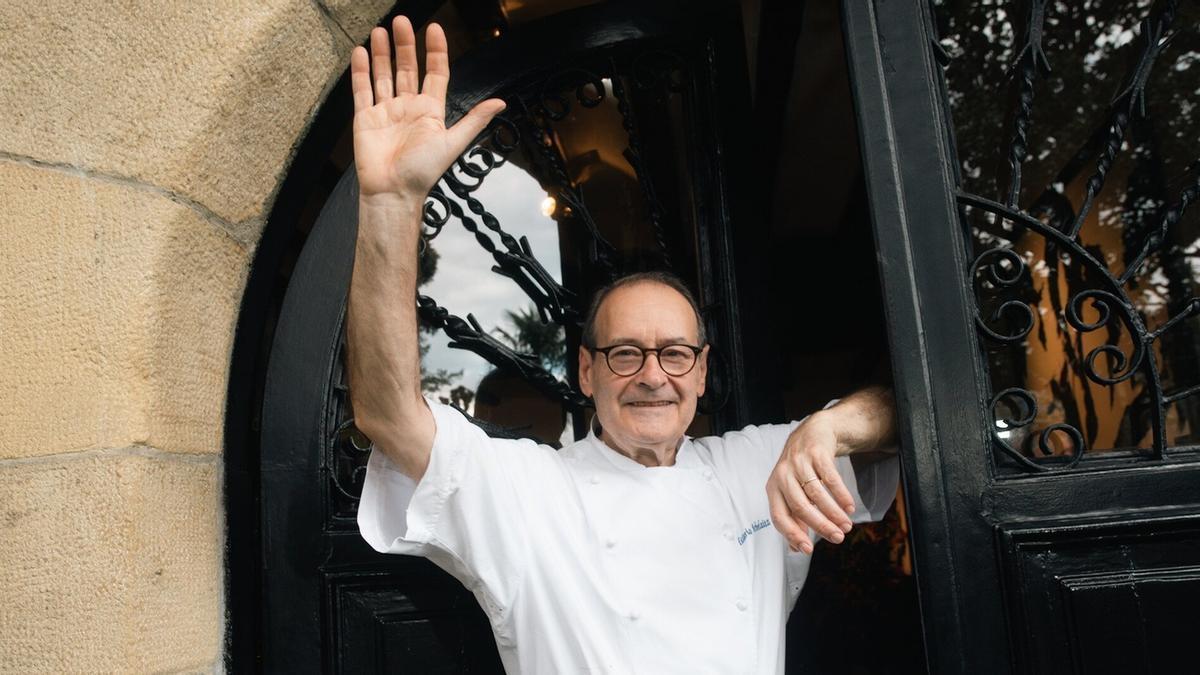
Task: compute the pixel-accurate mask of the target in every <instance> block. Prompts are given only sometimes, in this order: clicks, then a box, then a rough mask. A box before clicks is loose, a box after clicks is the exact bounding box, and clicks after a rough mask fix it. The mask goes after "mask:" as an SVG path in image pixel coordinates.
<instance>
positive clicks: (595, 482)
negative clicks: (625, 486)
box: [588, 476, 600, 485]
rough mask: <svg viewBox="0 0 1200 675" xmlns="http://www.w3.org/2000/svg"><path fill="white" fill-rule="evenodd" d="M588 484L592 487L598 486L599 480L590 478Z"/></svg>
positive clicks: (595, 477) (594, 477) (593, 477)
mask: <svg viewBox="0 0 1200 675" xmlns="http://www.w3.org/2000/svg"><path fill="white" fill-rule="evenodd" d="M588 482H589V483H591V484H592V485H599V484H600V478H598V477H597V476H592V477H591V478H589V479H588Z"/></svg>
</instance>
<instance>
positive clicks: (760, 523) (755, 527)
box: [738, 518, 771, 546]
mask: <svg viewBox="0 0 1200 675" xmlns="http://www.w3.org/2000/svg"><path fill="white" fill-rule="evenodd" d="M770 526H771V521H769V520H764V519H762V518H759V519H758V520H756V521H754V522H753V523H750V527H747V528H746V529H744V530H742V533H741V534H739V535H738V546H741V545H743V544H745V543H746V537H749V536H750V535H752V534H754V533H755V532H758V531H759V530H764V529H766V528H768V527H770Z"/></svg>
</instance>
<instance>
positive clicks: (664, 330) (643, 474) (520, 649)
mask: <svg viewBox="0 0 1200 675" xmlns="http://www.w3.org/2000/svg"><path fill="white" fill-rule="evenodd" d="M426 46H427V53H426V66H427V72H426V76H425V78H424V81H423V83H422V86H421V87H420V89H418V86H417V82H418V76H417V57H416V47H415V39H414V35H413V31H412V26H411V24H410V23H409V22H408V20H407V19H405V18H404V17H398V18H397V19H396V20H395V22H394V23H393V41H389V40H388V35H387V32H386V31H384V30H383V29H376V30H375V31H374V32H373V33H372V34H371V51H370V54H368V52H367V51H366V50H364V49H363V48H361V47H360V48H358V49H356V50H355V52H354V54H353V56H352V60H351V76H352V83H353V91H354V101H355V118H354V148H355V160H356V166H357V172H358V179H359V186H360V198H359V229H358V241H357V248H356V257H355V263H354V273H353V278H352V281H351V287H350V298H349V308H348V320H347V339H348V345H349V376H350V393H351V399H352V403H353V406H354V410H355V421H356V423H357V425H358V427H359V429H360V430H361V431H362V432H363V433H365V434H366V435H367V436H369V437H370V438H371V439H372V441H373V442H374V448H375V449H374V451H372V453H371V457H370V460H369V463H368V469H367V476H366V482H365V484H364V487H363V492H362V499H361V502H360V504H359V514H358V523H359V528H360V530H361V533H362V536H363V537H364V538H365V539H366V540H367V542H369V543H370V544H371V546H373V547H374V548H375V549H376V550H379V551H381V552H388V553H406V554H411V555H421V556H425V557H428V558H429V559H430V560H432V561H433V562H435V563H436V564H437V565H438V566H440V567H442V568H443V569H445V570H447V571H448V572H450V573H451V574H453V575H454V576H455V577H457V578H458V579H459V580H461V581H462V582H463V584H464V585H465V586H466V587H467V588H469V589H470V590H471V591H472V592H473V593H474V594H475V596H476V598H477V599H478V600H479V603H480V605H481V606H482V607H483V609H484V611H485V612H486V614H487V616H488V618H489V619H490V621H491V625H492V629H493V632H494V634H495V637H496V642H497V645H498V647H499V651H500V655H501V658H502V660H503V662H504V666H505V668H506V669H507V670H508V671H509V672H511V673H577V672H591V673H653V674H656V675H657V674H660V673H688V674H689V675H691V674H696V673H720V674H725V673H780V672H782V671H783V663H784V628H785V626H786V623H787V618H788V614H789V613H790V612H791V609H792V607H793V605H794V604H795V601H796V598H797V596H798V595H799V592H800V589H801V587H802V586H803V583H804V579H805V577H806V575H807V573H808V565H809V561H810V557H809V556H810V554H811V553H812V543H813V541H814V539H815V538H816V537H818V536H819V537H823V538H825V539H828V540H830V541H833V542H835V543H836V542H840V541H842V540H843V538H844V533H845V532H849V531H850V528H851V526H852V523H853V522H863V521H867V520H876V519H878V518H881V517H882V516H883V514H884V513H885V512H886V510H887V508H888V507H889V505H890V504H891V501H892V497H893V496H894V494H895V491H896V485H897V478H898V464H897V461H896V457H895V455H894V453H893V452H891V450H890V449H891V448H892V446H893V442H894V441H893V435H894V431H893V429H894V411H893V406H892V400H891V396H890V393H889V392H888V391H887V390H885V389H882V388H871V389H867V390H863V391H860V392H857V393H855V394H852V395H850V396H847V397H846V398H844V399H842V400H841V401H840V402H837V403H836V405H831V406H827V408H826V410H823V411H820V412H817V413H814V414H813V415H811V416H810V417H808V418H806V419H805V420H802V421H799V422H792V423H790V424H775V425H762V426H749V427H746V428H745V429H742V430H739V431H733V432H729V433H726V434H724V435H723V436H720V437H707V438H690V437H688V436H687V435H686V433H685V432H686V430H687V428H688V426H689V425H690V424H691V422H692V420H693V418H694V417H695V413H696V401H697V399H698V398H699V397H700V396H701V395H702V394H703V393H704V389H705V379H706V375H707V371H708V355H709V346H708V344H707V341H706V338H705V335H704V332H703V322H702V321H701V319H700V315H699V311H698V310H697V307H696V302H695V300H694V298H693V297H692V295H691V293H690V292H689V291H688V290H687V288H686V287H685V286H684V285H683V284H682V283H681V282H680V281H679V280H678V279H676V278H675V277H672V276H670V275H666V274H661V273H649V274H639V275H634V276H631V277H625V278H623V279H618V280H617V281H615V282H614V283H613V284H611V285H610V286H608V287H607V288H605V289H602V290H601V291H600V292H599V293H598V294H597V295H596V297H595V299H594V300H593V303H592V305H591V307H590V309H589V312H588V316H587V319H586V321H585V325H584V345H583V346H582V347H581V348H580V351H579V383H580V388H581V389H582V391H583V393H584V394H585V395H587V396H589V397H591V398H592V400H593V401H594V403H595V408H596V415H595V419H594V421H593V425H592V429H591V432H590V433H589V434H588V436H587V437H586V438H584V439H583V440H580V441H578V442H576V443H573V444H571V445H569V446H567V447H565V448H563V449H562V450H560V451H555V450H554V449H552V448H550V447H548V446H544V445H538V444H536V443H534V442H532V441H512V440H500V439H493V438H489V437H488V436H486V435H485V434H484V433H483V432H482V431H481V430H480V429H479V428H478V427H476V426H474V425H473V424H471V423H470V422H468V421H467V420H466V419H465V418H464V417H463V416H462V415H461V414H459V413H458V412H457V411H456V410H454V409H453V408H450V407H448V406H445V405H441V404H439V403H436V402H433V401H428V400H426V399H425V398H424V397H423V396H422V394H421V389H420V380H421V377H420V375H421V372H420V360H419V350H418V346H417V319H416V311H415V305H414V302H413V298H414V296H415V294H416V260H417V246H418V238H419V232H420V227H421V213H422V206H423V204H424V200H425V196H426V195H427V194H428V192H429V190H430V189H431V188H432V187H433V185H434V183H435V182H436V181H437V180H438V178H439V177H440V176H441V174H442V173H443V172H444V171H445V170H446V169H447V168H448V167H449V166H450V164H451V163H452V162H453V161H454V159H455V158H456V157H457V156H458V155H459V154H461V153H462V152H463V151H464V150H465V149H466V148H467V146H468V144H469V143H470V142H471V141H472V140H473V139H474V138H475V136H476V135H477V134H478V133H479V132H480V131H482V130H483V129H484V127H485V126H486V125H487V123H488V121H489V120H490V119H491V118H492V117H493V116H494V115H495V114H496V113H498V112H499V111H500V110H501V109H502V108H503V102H501V101H499V100H497V99H489V100H487V101H483V102H481V103H480V104H478V105H477V106H476V107H475V108H473V109H472V110H471V111H470V112H469V113H468V114H467V115H466V116H465V117H464V118H463V119H462V120H460V121H459V122H458V123H457V124H455V125H454V126H453V127H450V128H446V127H445V126H444V118H445V109H444V105H445V104H444V100H445V92H446V84H447V82H448V81H449V63H448V57H447V48H446V39H445V36H444V35H443V33H442V31H441V29H440V27H438V26H437V25H436V24H431V25H430V26H429V29H428V32H427V33H426ZM393 51H394V54H395V63H394V65H393V62H392V55H393ZM880 451H882V453H880ZM772 525H773V526H774V527H772Z"/></svg>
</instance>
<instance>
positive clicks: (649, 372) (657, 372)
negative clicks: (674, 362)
mask: <svg viewBox="0 0 1200 675" xmlns="http://www.w3.org/2000/svg"><path fill="white" fill-rule="evenodd" d="M668 377H669V376H668V375H667V373H666V372H665V371H664V370H663V369H662V364H661V363H659V361H658V352H650V353H648V354H646V361H645V363H643V364H642V369H641V370H639V371H638V372H637V381H638V384H644V385H646V386H648V387H661V386H662V385H664V384H666V383H667V378H668Z"/></svg>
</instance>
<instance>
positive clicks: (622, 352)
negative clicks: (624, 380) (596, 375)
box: [608, 345, 696, 375]
mask: <svg viewBox="0 0 1200 675" xmlns="http://www.w3.org/2000/svg"><path fill="white" fill-rule="evenodd" d="M651 351H657V352H658V363H659V365H660V366H662V369H663V371H665V372H666V373H667V374H668V375H684V374H686V373H687V372H688V371H690V370H691V369H692V366H693V365H695V363H696V353H695V352H693V351H692V350H690V349H688V348H687V347H683V346H681V345H668V346H666V347H662V348H661V349H658V350H651ZM646 355H647V352H646V351H645V350H643V349H641V348H639V347H635V346H633V345H622V346H620V347H616V348H614V349H611V350H609V352H608V365H609V367H610V368H612V371H613V372H614V373H616V374H617V375H633V374H634V373H636V372H638V371H639V370H641V369H642V365H643V364H644V363H645V361H646Z"/></svg>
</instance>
